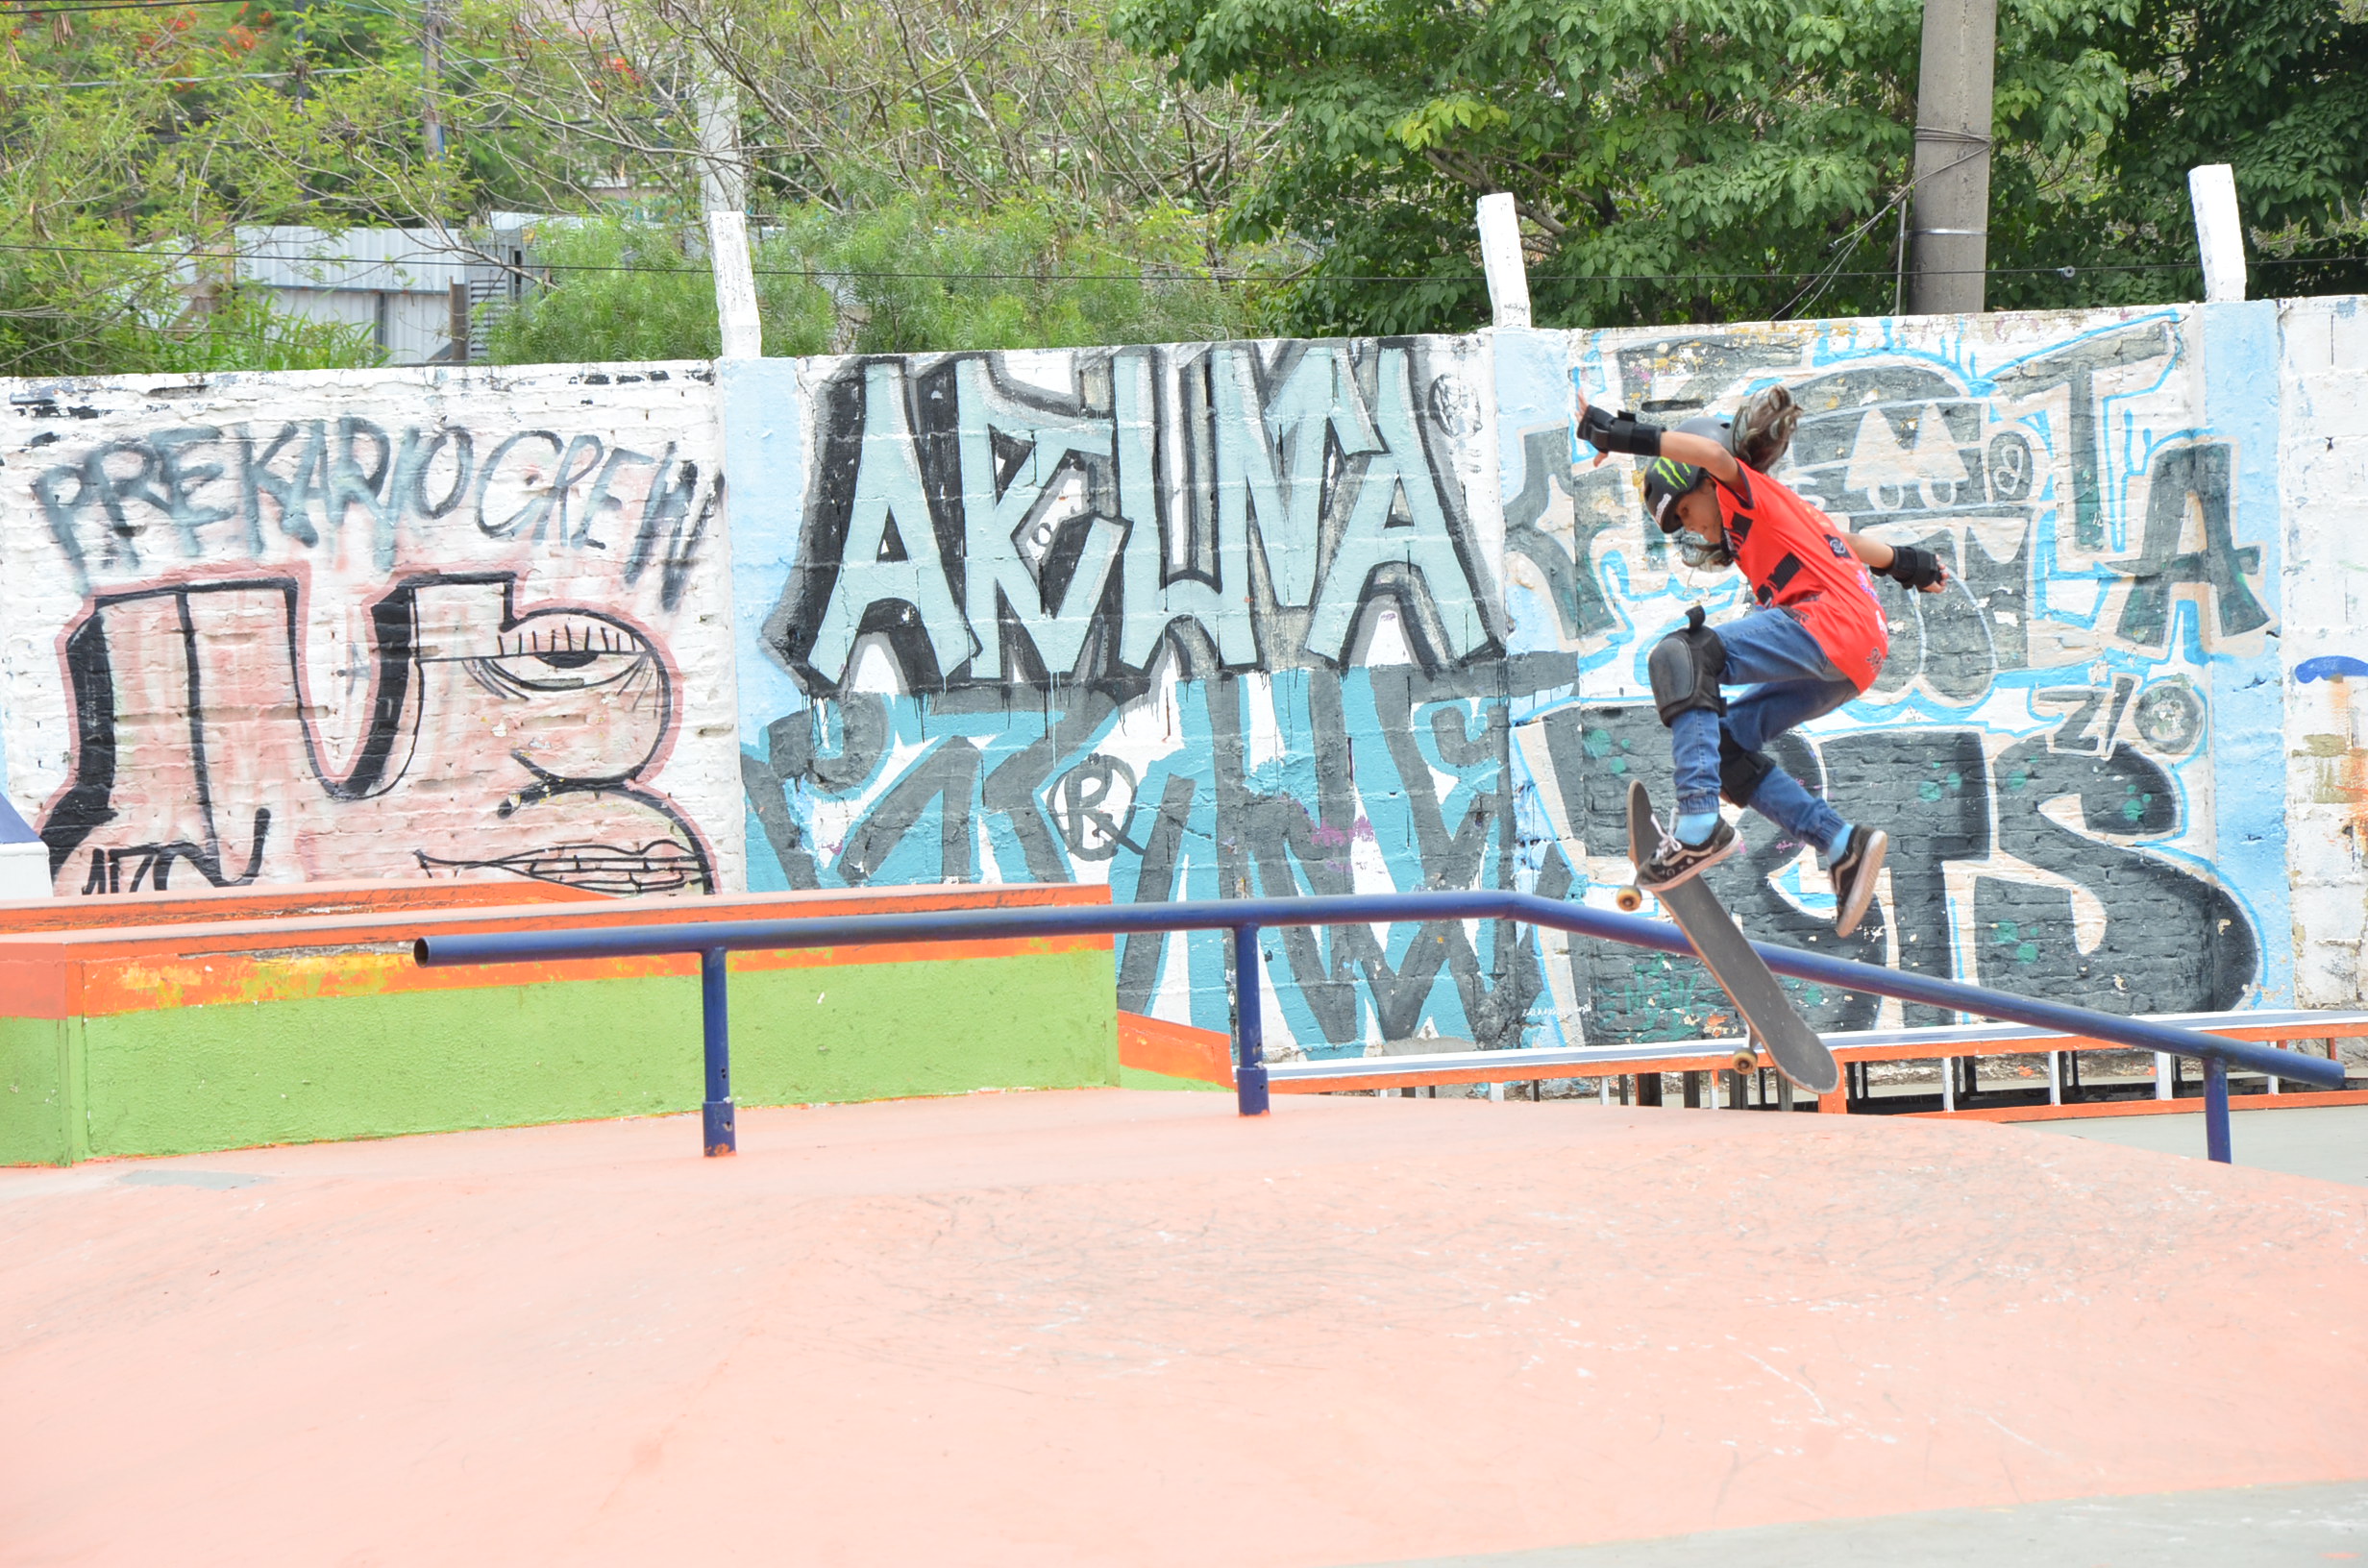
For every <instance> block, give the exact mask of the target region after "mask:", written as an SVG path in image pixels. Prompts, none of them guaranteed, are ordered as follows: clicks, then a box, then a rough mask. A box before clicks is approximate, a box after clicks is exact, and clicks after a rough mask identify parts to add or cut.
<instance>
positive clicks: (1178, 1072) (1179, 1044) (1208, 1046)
mask: <svg viewBox="0 0 2368 1568" xmlns="http://www.w3.org/2000/svg"><path fill="white" fill-rule="evenodd" d="M1119 1066H1122V1067H1133V1068H1135V1069H1137V1070H1138V1071H1142V1072H1157V1073H1164V1074H1165V1075H1167V1076H1168V1077H1170V1078H1190V1079H1193V1080H1196V1082H1199V1083H1203V1084H1221V1085H1222V1086H1223V1087H1225V1088H1227V1089H1231V1088H1232V1087H1233V1039H1232V1037H1231V1036H1229V1035H1226V1034H1223V1033H1221V1032H1220V1031H1218V1030H1215V1029H1196V1028H1194V1027H1193V1026H1192V1025H1191V1024H1189V1023H1171V1022H1170V1021H1169V1020H1167V1019H1166V1018H1154V1017H1147V1016H1146V1015H1144V1014H1141V1013H1121V1014H1120V1015H1119Z"/></svg>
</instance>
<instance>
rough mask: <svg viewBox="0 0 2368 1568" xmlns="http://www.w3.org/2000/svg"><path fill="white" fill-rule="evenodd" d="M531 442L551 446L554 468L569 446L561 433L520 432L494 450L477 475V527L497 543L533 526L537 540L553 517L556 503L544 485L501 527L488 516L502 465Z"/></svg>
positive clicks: (532, 492) (510, 515) (547, 487)
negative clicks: (562, 438) (488, 509)
mask: <svg viewBox="0 0 2368 1568" xmlns="http://www.w3.org/2000/svg"><path fill="white" fill-rule="evenodd" d="M530 441H539V442H541V443H543V444H545V445H547V446H549V447H550V448H551V458H550V461H552V462H553V463H556V462H557V461H558V460H559V455H560V453H563V452H565V451H566V450H567V443H565V442H563V441H561V440H560V439H559V432H558V431H556V430H519V431H517V432H515V433H514V434H512V435H510V436H508V437H506V439H504V441H503V442H502V444H501V445H500V446H498V447H496V448H494V449H493V454H492V455H491V456H489V457H487V458H486V459H485V466H484V467H483V468H482V469H481V470H480V471H479V472H478V476H477V527H478V528H479V529H480V530H481V532H483V533H485V534H487V535H489V536H490V537H493V538H496V539H506V538H510V537H513V536H515V535H516V534H517V533H518V531H519V530H520V529H521V528H523V527H527V526H528V525H529V524H530V523H531V524H532V525H533V529H534V534H535V536H537V537H539V536H540V534H541V532H542V529H543V526H544V524H545V523H546V522H547V521H548V520H549V518H550V516H551V508H552V506H553V505H554V504H555V500H554V497H553V495H552V492H551V487H550V486H549V485H544V486H543V487H541V488H540V489H530V490H529V491H528V492H527V499H526V500H525V501H524V502H521V503H520V504H519V506H518V508H517V509H516V510H515V511H513V512H511V513H509V515H507V516H506V517H505V518H503V519H502V520H501V521H500V522H498V523H497V522H495V521H494V520H493V519H492V518H491V517H489V516H488V515H487V514H486V508H487V506H488V505H489V504H491V502H492V499H493V486H494V481H495V479H496V478H499V477H500V476H501V474H502V470H503V465H504V464H505V463H506V461H507V460H508V458H509V455H510V453H512V452H514V451H516V450H517V449H518V448H519V447H522V446H524V445H525V444H526V443H528V442H530ZM527 482H528V483H529V484H531V483H532V482H533V481H532V479H531V478H530V479H529V480H528V481H527Z"/></svg>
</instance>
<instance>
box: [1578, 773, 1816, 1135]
mask: <svg viewBox="0 0 2368 1568" xmlns="http://www.w3.org/2000/svg"><path fill="white" fill-rule="evenodd" d="M1660 843H1661V823H1660V821H1659V820H1658V819H1657V818H1655V817H1654V816H1653V797H1652V796H1651V795H1650V794H1649V793H1647V792H1646V790H1645V788H1644V786H1643V785H1642V784H1641V783H1639V782H1637V781H1635V780H1631V781H1630V782H1629V785H1628V858H1629V860H1630V861H1632V862H1633V863H1635V864H1636V865H1638V866H1642V865H1643V864H1644V863H1645V862H1646V861H1648V860H1650V859H1652V858H1653V850H1654V848H1655V847H1656V846H1657V845H1659V844H1660ZM1656 896H1657V897H1659V898H1660V899H1661V907H1662V908H1664V909H1665V910H1667V911H1668V912H1669V918H1670V919H1674V920H1675V921H1677V927H1678V929H1679V930H1681V931H1683V932H1685V933H1686V940H1687V941H1689V942H1690V943H1693V950H1694V951H1695V952H1696V953H1698V954H1700V955H1701V959H1702V967H1703V968H1706V969H1708V970H1710V971H1711V978H1712V979H1714V980H1715V981H1717V982H1718V987H1719V989H1720V990H1721V991H1724V992H1726V993H1727V999H1728V1000H1729V1001H1732V1002H1733V1003H1734V1004H1735V1010H1736V1011H1737V1012H1738V1013H1740V1014H1741V1015H1742V1016H1743V1022H1744V1024H1745V1025H1746V1026H1747V1028H1748V1029H1749V1032H1750V1038H1751V1040H1752V1041H1754V1042H1755V1043H1757V1044H1758V1045H1759V1046H1761V1047H1762V1048H1763V1049H1764V1050H1765V1051H1766V1052H1767V1054H1768V1056H1769V1058H1770V1059H1771V1060H1773V1061H1774V1062H1775V1064H1776V1070H1777V1071H1779V1072H1781V1073H1783V1074H1784V1075H1785V1076H1786V1077H1787V1078H1789V1079H1790V1080H1792V1082H1793V1083H1795V1084H1797V1085H1799V1086H1800V1087H1801V1088H1803V1089H1805V1090H1809V1091H1810V1092H1811V1093H1812V1094H1831V1093H1832V1092H1834V1090H1837V1089H1838V1088H1839V1087H1840V1086H1841V1068H1840V1066H1838V1065H1837V1064H1836V1063H1835V1061H1834V1053H1833V1052H1831V1051H1829V1050H1827V1049H1826V1048H1825V1041H1822V1040H1819V1039H1818V1038H1817V1034H1816V1031H1815V1030H1813V1029H1812V1028H1810V1027H1809V1024H1808V1022H1807V1020H1805V1019H1803V1018H1802V1017H1801V1015H1800V1011H1799V1010H1798V1009H1797V1008H1795V1007H1794V1006H1793V1005H1792V998H1790V997H1789V996H1787V995H1786V994H1785V990H1784V987H1783V986H1781V985H1779V984H1777V981H1776V976H1775V975H1773V974H1771V973H1769V972H1768V967H1767V965H1766V964H1765V963H1764V962H1762V960H1761V958H1760V955H1759V954H1758V953H1756V952H1753V951H1752V948H1751V943H1749V942H1747V941H1746V940H1744V937H1743V933H1742V931H1741V929H1740V928H1739V927H1738V926H1737V925H1736V923H1735V917H1734V916H1732V915H1729V914H1728V913H1727V909H1726V906H1725V905H1724V904H1721V903H1720V902H1719V901H1718V895H1717V894H1714V893H1713V892H1711V890H1710V885H1709V884H1708V883H1706V882H1704V881H1703V880H1702V878H1701V877H1699V876H1690V877H1688V878H1687V879H1686V880H1685V881H1683V882H1680V883H1679V884H1678V885H1677V886H1675V887H1673V888H1665V889H1664V890H1662V892H1661V893H1659V894H1656ZM1616 902H1617V903H1618V904H1619V907H1620V908H1621V909H1623V910H1626V911H1628V912H1629V913H1631V914H1634V913H1635V912H1636V911H1637V910H1639V909H1641V908H1642V907H1643V905H1644V894H1643V892H1642V890H1641V889H1638V888H1633V887H1629V888H1622V889H1620V890H1619V893H1618V894H1617V897H1616ZM1757 1066H1759V1063H1758V1061H1757V1059H1756V1058H1755V1057H1754V1056H1753V1054H1752V1053H1751V1051H1749V1050H1748V1049H1745V1050H1740V1051H1738V1052H1736V1053H1735V1067H1736V1070H1737V1071H1738V1072H1749V1071H1751V1070H1753V1069H1754V1068H1755V1067H1757Z"/></svg>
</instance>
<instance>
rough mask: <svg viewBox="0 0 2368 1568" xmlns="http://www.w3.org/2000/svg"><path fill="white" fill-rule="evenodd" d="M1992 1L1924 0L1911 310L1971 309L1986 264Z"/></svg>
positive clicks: (1978, 306)
mask: <svg viewBox="0 0 2368 1568" xmlns="http://www.w3.org/2000/svg"><path fill="white" fill-rule="evenodd" d="M1997 53H1998V0H1924V58H1923V63H1922V65H1921V67H1920V69H1919V71H1918V73H1917V77H1916V102H1915V195H1914V198H1913V201H1914V207H1915V227H1914V232H1913V233H1912V235H1911V244H1910V246H1909V272H1910V278H1909V283H1908V313H1909V314H1910V315H1916V316H1940V315H1978V314H1979V313H1980V312H1981V311H1982V309H1983V308H1984V305H1983V281H1984V280H1983V274H1984V272H1985V270H1986V268H1987V266H1988V264H1989V152H1990V145H1989V130H1990V78H1991V72H1992V69H1993V67H1994V65H1995V63H1996V58H1997Z"/></svg>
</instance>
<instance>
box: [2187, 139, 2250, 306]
mask: <svg viewBox="0 0 2368 1568" xmlns="http://www.w3.org/2000/svg"><path fill="white" fill-rule="evenodd" d="M2187 195H2188V198H2189V199H2190V200H2191V201H2193V202H2194V204H2195V251H2196V255H2197V256H2198V257H2201V258H2202V260H2203V263H2204V303H2205V304H2207V305H2227V304H2231V303H2232V302H2234V301H2237V300H2241V299H2243V298H2244V297H2245V226H2244V221H2243V220H2242V219H2241V218H2239V217H2238V216H2237V212H2236V171H2235V170H2234V169H2232V168H2231V167H2229V166H2228V165H2227V164H2226V163H2205V164H2201V165H2199V166H2197V167H2195V168H2192V169H2189V170H2188V171H2187Z"/></svg>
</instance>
